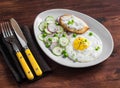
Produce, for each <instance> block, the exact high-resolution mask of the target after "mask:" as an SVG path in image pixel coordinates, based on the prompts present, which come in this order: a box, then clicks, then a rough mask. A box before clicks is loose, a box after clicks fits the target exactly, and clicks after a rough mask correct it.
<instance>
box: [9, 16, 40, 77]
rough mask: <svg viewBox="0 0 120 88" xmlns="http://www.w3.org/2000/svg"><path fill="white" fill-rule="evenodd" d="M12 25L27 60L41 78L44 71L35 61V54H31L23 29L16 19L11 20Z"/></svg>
mask: <svg viewBox="0 0 120 88" xmlns="http://www.w3.org/2000/svg"><path fill="white" fill-rule="evenodd" d="M10 22H11V25H12V27H13V29H14V31H15V34H16V36H17V38H18V40H19V42H20V44H21V45H22V47H23V48H24V49H25V54H26V55H27V58H28V60H29V62H30V64H31V66H32V67H33V70H34V72H35V74H36V75H37V76H41V75H42V70H41V68H40V67H39V65H38V63H37V61H36V60H35V57H34V56H33V54H32V53H31V51H30V49H29V47H28V45H27V40H26V38H25V36H24V34H23V33H22V31H21V28H20V27H19V25H18V23H17V22H16V20H15V19H14V18H11V19H10Z"/></svg>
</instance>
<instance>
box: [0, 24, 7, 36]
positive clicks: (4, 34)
mask: <svg viewBox="0 0 120 88" xmlns="http://www.w3.org/2000/svg"><path fill="white" fill-rule="evenodd" d="M3 25H4V23H1V25H0V26H1V29H2V34H3V37H4V38H6V33H5V31H4V29H5V28H4V26H3Z"/></svg>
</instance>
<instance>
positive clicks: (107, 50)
mask: <svg viewBox="0 0 120 88" xmlns="http://www.w3.org/2000/svg"><path fill="white" fill-rule="evenodd" d="M63 14H72V15H75V16H77V17H80V18H81V19H83V20H84V21H85V22H86V23H87V24H88V26H89V27H90V30H91V31H93V32H95V33H96V34H97V35H98V36H99V37H100V39H101V40H102V43H103V51H102V53H101V55H100V56H99V57H98V58H97V59H95V60H93V61H90V62H87V63H79V62H73V61H71V60H69V59H67V58H66V59H65V58H62V57H58V56H55V55H53V54H52V53H51V51H50V50H49V49H48V48H46V47H45V45H44V43H43V42H42V41H41V40H39V38H38V35H39V34H40V31H39V29H38V25H39V24H40V22H42V21H44V20H45V18H46V17H47V16H53V17H54V18H57V17H59V16H61V15H63ZM34 35H35V38H36V40H37V42H38V44H39V46H40V47H41V49H42V50H43V51H44V53H45V54H46V55H47V56H49V57H50V58H51V59H52V60H53V61H55V62H57V63H59V64H61V65H64V66H68V67H75V68H82V67H89V66H93V65H96V64H98V63H101V62H103V61H105V60H106V59H107V58H108V57H109V56H110V55H111V53H112V51H113V47H114V43H113V38H112V36H111V34H110V32H109V31H108V30H107V29H106V28H105V27H104V26H103V25H102V24H101V23H99V22H98V21H96V20H95V19H93V18H92V17H90V16H88V15H85V14H83V13H80V12H77V11H73V10H68V9H51V10H47V11H44V12H41V13H40V14H38V16H37V17H36V18H35V21H34Z"/></svg>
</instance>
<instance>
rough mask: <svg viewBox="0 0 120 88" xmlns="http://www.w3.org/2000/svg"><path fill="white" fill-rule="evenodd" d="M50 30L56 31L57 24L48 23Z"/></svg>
mask: <svg viewBox="0 0 120 88" xmlns="http://www.w3.org/2000/svg"><path fill="white" fill-rule="evenodd" d="M48 30H49V31H50V32H56V31H57V27H56V25H55V24H49V25H48Z"/></svg>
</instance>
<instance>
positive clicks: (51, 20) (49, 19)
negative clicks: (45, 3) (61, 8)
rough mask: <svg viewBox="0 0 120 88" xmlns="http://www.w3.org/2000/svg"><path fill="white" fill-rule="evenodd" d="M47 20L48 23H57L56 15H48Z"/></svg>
mask: <svg viewBox="0 0 120 88" xmlns="http://www.w3.org/2000/svg"><path fill="white" fill-rule="evenodd" d="M45 21H46V22H47V23H55V19H54V17H52V16H48V17H46V19H45Z"/></svg>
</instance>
